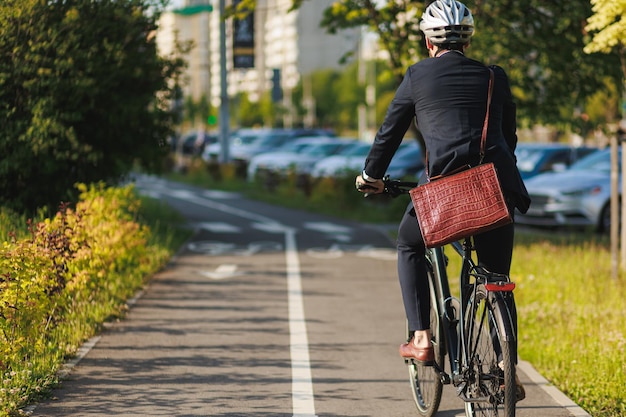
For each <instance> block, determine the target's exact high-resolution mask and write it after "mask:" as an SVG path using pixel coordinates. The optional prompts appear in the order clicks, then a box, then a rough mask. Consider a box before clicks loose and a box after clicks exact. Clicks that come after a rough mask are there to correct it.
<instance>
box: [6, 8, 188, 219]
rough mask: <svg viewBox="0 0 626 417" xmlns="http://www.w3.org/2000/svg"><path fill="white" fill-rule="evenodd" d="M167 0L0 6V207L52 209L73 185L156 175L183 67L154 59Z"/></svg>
mask: <svg viewBox="0 0 626 417" xmlns="http://www.w3.org/2000/svg"><path fill="white" fill-rule="evenodd" d="M167 1H168V0H99V1H93V0H3V1H2V2H0V55H1V56H2V59H1V60H0V119H2V120H3V124H2V127H0V132H1V134H2V137H1V138H0V153H1V154H2V160H1V161H0V196H1V197H0V198H1V200H0V204H2V205H4V206H9V207H13V208H15V209H17V210H20V211H23V210H35V209H36V208H39V207H41V206H44V205H47V206H49V207H53V208H55V207H56V206H57V204H59V202H60V201H63V200H65V201H67V200H71V199H73V197H74V195H75V194H74V193H75V191H76V190H75V189H74V184H75V183H77V182H84V183H91V182H96V181H110V182H116V181H119V179H120V178H121V177H122V176H123V175H124V174H126V173H128V172H129V171H130V169H131V168H132V167H133V164H134V163H136V162H139V163H140V164H141V165H142V166H143V167H144V168H145V169H147V170H151V171H154V170H158V169H159V168H160V166H161V164H162V158H163V156H164V155H165V154H166V152H167V147H166V146H165V139H166V138H167V137H168V135H170V134H171V133H172V132H171V126H172V122H173V121H174V117H175V112H174V111H172V107H173V106H171V104H170V103H171V102H172V101H173V100H172V99H173V98H175V97H174V93H175V91H176V89H177V80H179V79H180V77H181V71H182V69H183V68H184V65H185V64H184V61H183V60H182V59H180V58H178V57H177V56H172V57H168V58H161V57H159V56H158V54H157V49H156V38H155V30H156V29H157V27H156V22H157V21H158V18H159V15H160V13H161V11H162V10H164V8H165V6H166V2H167Z"/></svg>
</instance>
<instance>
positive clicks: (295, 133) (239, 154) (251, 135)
mask: <svg viewBox="0 0 626 417" xmlns="http://www.w3.org/2000/svg"><path fill="white" fill-rule="evenodd" d="M305 136H307V137H308V136H324V137H328V136H334V134H333V133H332V131H328V130H325V129H306V128H298V129H242V130H239V131H237V132H234V133H233V135H232V136H231V138H230V144H229V145H230V146H229V156H230V159H231V160H232V161H234V162H239V163H243V164H244V165H247V164H248V162H249V161H250V158H252V157H253V156H255V155H258V154H261V153H265V152H270V151H273V150H275V149H277V148H279V147H281V146H282V145H284V144H285V143H288V142H290V141H292V140H294V139H297V138H300V137H305ZM221 150H222V145H221V144H220V143H217V144H215V145H213V146H210V147H208V148H207V150H206V151H205V152H204V154H203V159H204V160H205V161H210V160H217V159H218V156H219V154H220V153H221Z"/></svg>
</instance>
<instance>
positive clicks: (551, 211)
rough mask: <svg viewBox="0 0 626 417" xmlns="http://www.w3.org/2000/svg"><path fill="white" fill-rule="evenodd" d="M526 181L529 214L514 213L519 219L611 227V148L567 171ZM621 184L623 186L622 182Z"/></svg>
mask: <svg viewBox="0 0 626 417" xmlns="http://www.w3.org/2000/svg"><path fill="white" fill-rule="evenodd" d="M618 160H621V157H618ZM620 171H621V169H620ZM525 183H526V188H527V189H528V193H529V194H530V198H531V200H532V201H531V204H530V208H529V209H528V212H527V213H526V214H520V213H517V214H516V215H515V221H516V223H519V224H526V225H533V226H548V227H555V226H593V227H594V228H595V229H596V230H597V231H598V232H604V231H607V230H608V229H609V226H610V221H611V216H610V204H609V203H610V197H611V154H610V150H609V149H604V150H601V151H597V152H594V153H592V154H590V155H588V156H586V157H584V158H582V159H580V160H579V161H578V162H576V163H574V164H572V165H571V166H570V168H569V169H567V170H565V171H562V172H554V173H546V174H539V175H537V176H535V177H532V178H529V179H527V180H525ZM620 183H621V181H620ZM618 187H619V189H620V190H621V184H620V185H619V186H618Z"/></svg>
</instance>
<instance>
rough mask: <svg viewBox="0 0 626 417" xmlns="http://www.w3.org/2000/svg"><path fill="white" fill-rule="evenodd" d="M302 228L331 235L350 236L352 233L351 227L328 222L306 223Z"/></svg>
mask: <svg viewBox="0 0 626 417" xmlns="http://www.w3.org/2000/svg"><path fill="white" fill-rule="evenodd" d="M302 226H303V227H304V228H305V229H310V230H315V231H317V232H322V233H330V234H348V233H350V232H352V228H350V227H347V226H342V225H340V224H335V223H328V222H306V223H304V224H303V225H302Z"/></svg>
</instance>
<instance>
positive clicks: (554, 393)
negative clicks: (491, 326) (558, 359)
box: [517, 359, 591, 417]
mask: <svg viewBox="0 0 626 417" xmlns="http://www.w3.org/2000/svg"><path fill="white" fill-rule="evenodd" d="M517 367H518V368H519V369H521V370H522V372H524V373H525V374H526V375H527V376H528V378H530V380H531V381H532V382H533V383H535V384H537V385H538V386H539V387H541V389H543V390H544V391H545V392H546V394H548V395H549V396H550V397H552V398H553V399H554V401H556V402H557V403H559V404H560V405H562V406H563V408H565V409H566V410H567V411H568V412H569V413H570V414H571V415H572V416H575V417H591V414H589V413H587V412H586V411H585V410H583V409H582V408H581V407H580V406H579V405H578V404H576V403H575V402H574V401H572V400H571V399H569V397H567V396H566V395H565V394H563V393H562V392H561V391H560V390H559V389H558V388H557V387H556V386H554V385H553V384H552V383H551V382H550V381H548V380H547V379H545V378H544V377H543V376H541V374H540V373H539V372H537V371H536V370H535V368H533V366H532V365H531V364H530V363H529V362H526V361H523V360H521V359H520V360H519V363H518V364H517Z"/></svg>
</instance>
